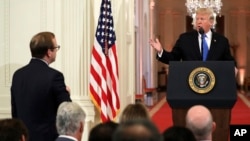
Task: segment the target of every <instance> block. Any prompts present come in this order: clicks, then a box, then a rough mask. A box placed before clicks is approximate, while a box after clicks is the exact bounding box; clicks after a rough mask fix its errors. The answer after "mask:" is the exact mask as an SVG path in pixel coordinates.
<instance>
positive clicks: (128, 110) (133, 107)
mask: <svg viewBox="0 0 250 141" xmlns="http://www.w3.org/2000/svg"><path fill="white" fill-rule="evenodd" d="M131 119H133V120H134V119H150V116H149V113H148V110H147V108H146V107H145V106H144V105H143V104H141V103H135V104H129V105H127V106H126V107H125V109H124V110H123V112H122V114H121V117H120V123H123V122H125V121H128V120H131Z"/></svg>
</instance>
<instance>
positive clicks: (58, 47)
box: [52, 45, 61, 50]
mask: <svg viewBox="0 0 250 141" xmlns="http://www.w3.org/2000/svg"><path fill="white" fill-rule="evenodd" d="M60 47H61V46H59V45H58V46H57V47H53V48H52V49H56V48H57V50H59V49H60Z"/></svg>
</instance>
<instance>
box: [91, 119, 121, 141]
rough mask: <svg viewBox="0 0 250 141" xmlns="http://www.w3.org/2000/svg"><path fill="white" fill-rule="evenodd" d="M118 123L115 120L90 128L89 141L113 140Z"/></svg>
mask: <svg viewBox="0 0 250 141" xmlns="http://www.w3.org/2000/svg"><path fill="white" fill-rule="evenodd" d="M118 125H119V124H118V123H115V122H113V121H108V122H104V123H99V124H97V125H96V126H94V127H93V128H92V129H91V130H90V133H89V139H88V141H112V136H113V133H114V132H115V130H116V128H117V127H118Z"/></svg>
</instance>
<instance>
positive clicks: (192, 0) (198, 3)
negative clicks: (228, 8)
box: [185, 0, 222, 17]
mask: <svg viewBox="0 0 250 141" xmlns="http://www.w3.org/2000/svg"><path fill="white" fill-rule="evenodd" d="M185 5H186V7H187V12H188V14H189V15H190V16H192V17H194V15H195V12H196V10H197V9H198V8H211V9H213V11H214V14H215V16H216V15H220V10H221V6H222V2H221V0H186V3H185Z"/></svg>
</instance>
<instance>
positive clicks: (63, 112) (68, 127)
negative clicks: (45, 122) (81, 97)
mask: <svg viewBox="0 0 250 141" xmlns="http://www.w3.org/2000/svg"><path fill="white" fill-rule="evenodd" d="M85 117H86V114H85V112H84V111H83V109H82V108H81V107H80V106H79V105H78V104H77V103H74V102H63V103H61V104H60V105H59V108H58V110H57V115H56V128H57V132H58V133H59V137H58V138H57V139H56V141H81V139H82V133H83V130H84V122H85Z"/></svg>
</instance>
